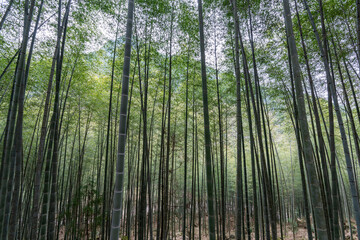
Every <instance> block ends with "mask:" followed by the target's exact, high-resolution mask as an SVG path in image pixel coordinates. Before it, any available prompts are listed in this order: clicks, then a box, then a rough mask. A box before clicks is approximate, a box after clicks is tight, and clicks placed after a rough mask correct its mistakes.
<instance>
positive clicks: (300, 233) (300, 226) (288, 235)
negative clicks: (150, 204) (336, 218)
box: [175, 219, 358, 240]
mask: <svg viewBox="0 0 360 240" xmlns="http://www.w3.org/2000/svg"><path fill="white" fill-rule="evenodd" d="M351 222H352V224H351V225H352V233H353V238H352V239H353V240H358V236H357V232H356V223H355V220H353V219H352V220H351ZM295 225H296V227H295V228H293V227H292V224H290V223H289V224H287V225H286V228H285V229H283V235H284V238H283V239H284V240H305V239H308V232H307V228H306V221H305V219H297V221H296V224H295ZM230 226H231V229H233V230H230V232H227V233H226V237H227V238H226V239H227V240H230V239H236V237H235V224H234V223H233V221H230ZM277 232H278V233H277V234H278V239H281V238H280V236H281V229H280V225H279V226H278V231H277ZM175 239H176V240H182V239H183V237H182V232H177V234H176V237H175ZM194 239H200V238H199V228H198V226H195V233H194ZM201 239H208V235H207V234H202V236H201ZM251 239H255V236H254V234H252V235H251ZM313 239H315V233H314V232H313ZM345 239H346V240H350V239H351V237H350V230H349V224H348V223H346V224H345Z"/></svg>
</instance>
